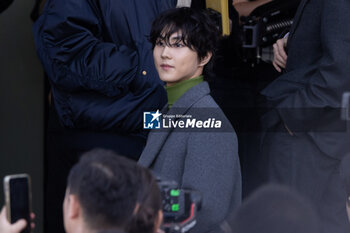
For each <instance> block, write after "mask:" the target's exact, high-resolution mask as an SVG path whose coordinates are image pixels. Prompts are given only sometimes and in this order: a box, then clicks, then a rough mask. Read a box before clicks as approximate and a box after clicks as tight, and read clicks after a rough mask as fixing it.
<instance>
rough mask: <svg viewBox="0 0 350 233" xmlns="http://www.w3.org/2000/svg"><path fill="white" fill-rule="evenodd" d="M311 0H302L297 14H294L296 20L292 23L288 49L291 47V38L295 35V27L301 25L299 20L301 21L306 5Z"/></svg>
mask: <svg viewBox="0 0 350 233" xmlns="http://www.w3.org/2000/svg"><path fill="white" fill-rule="evenodd" d="M308 1H309V0H302V1H301V2H300V5H299V7H298V10H297V12H296V13H295V16H294V20H293V24H292V27H291V29H290V31H289V35H288V42H287V50H288V48H289V47H290V42H291V38H292V37H293V35H294V32H295V29H296V28H297V27H298V25H299V22H300V19H301V16H302V13H303V10H304V8H305V6H306V3H307V2H308Z"/></svg>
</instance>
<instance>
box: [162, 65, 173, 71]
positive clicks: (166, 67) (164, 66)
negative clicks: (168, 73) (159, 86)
mask: <svg viewBox="0 0 350 233" xmlns="http://www.w3.org/2000/svg"><path fill="white" fill-rule="evenodd" d="M160 67H161V68H162V69H164V70H169V69H171V68H174V66H171V65H168V64H161V65H160Z"/></svg>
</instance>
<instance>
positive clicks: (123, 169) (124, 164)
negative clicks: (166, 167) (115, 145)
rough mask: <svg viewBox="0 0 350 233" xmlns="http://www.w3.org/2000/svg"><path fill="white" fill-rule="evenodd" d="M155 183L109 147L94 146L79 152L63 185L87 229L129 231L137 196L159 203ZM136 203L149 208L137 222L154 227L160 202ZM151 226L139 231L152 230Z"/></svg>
mask: <svg viewBox="0 0 350 233" xmlns="http://www.w3.org/2000/svg"><path fill="white" fill-rule="evenodd" d="M155 182H156V181H155V179H154V178H153V177H152V175H151V174H150V172H149V171H148V170H147V169H146V168H143V167H141V166H139V165H137V164H136V162H134V161H131V160H129V159H127V158H124V157H122V156H119V155H117V154H115V153H114V152H113V151H110V150H104V149H94V150H92V151H89V152H87V153H85V154H83V156H82V157H81V159H80V161H79V162H78V163H77V164H76V165H75V166H74V167H73V168H72V169H71V171H70V174H69V176H68V186H67V188H68V191H69V194H74V195H76V196H77V198H78V200H79V202H80V204H81V207H82V209H83V218H84V220H85V222H86V223H87V224H88V226H89V227H90V228H92V229H95V230H103V229H121V230H123V231H125V233H129V229H130V228H131V227H130V225H131V223H133V225H134V220H133V219H134V218H135V214H134V211H135V208H136V205H137V203H139V202H143V201H144V200H143V199H140V197H143V196H146V197H148V198H149V199H152V200H153V199H154V200H155V201H154V202H157V201H158V203H161V199H160V192H159V189H158V187H157V186H156V187H154V185H153V183H155ZM140 205H141V206H142V205H146V206H147V207H149V209H151V211H150V212H151V213H152V214H151V215H152V216H150V217H149V218H148V219H143V220H144V221H145V222H139V223H138V224H139V225H140V224H141V225H142V226H143V225H147V226H150V227H153V228H154V223H155V219H156V217H157V214H158V211H159V209H160V208H161V204H159V205H152V206H149V205H148V203H147V202H145V203H141V204H140ZM152 208H155V209H152ZM139 211H140V208H139ZM139 225H134V226H133V227H132V228H133V229H134V228H138V227H139ZM153 228H152V231H142V232H145V233H148V232H149V233H152V232H153ZM130 232H131V231H130ZM140 232H141V231H140Z"/></svg>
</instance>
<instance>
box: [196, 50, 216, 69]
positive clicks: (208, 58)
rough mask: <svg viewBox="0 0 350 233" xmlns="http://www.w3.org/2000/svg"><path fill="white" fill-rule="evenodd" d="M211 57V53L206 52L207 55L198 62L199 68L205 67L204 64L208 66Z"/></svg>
mask: <svg viewBox="0 0 350 233" xmlns="http://www.w3.org/2000/svg"><path fill="white" fill-rule="evenodd" d="M212 56H213V53H212V52H208V53H207V55H206V56H205V57H203V58H202V59H201V60H200V62H199V66H205V65H206V64H208V62H209V61H210V59H211V57H212Z"/></svg>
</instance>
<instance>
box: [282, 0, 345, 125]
mask: <svg viewBox="0 0 350 233" xmlns="http://www.w3.org/2000/svg"><path fill="white" fill-rule="evenodd" d="M320 2H321V1H320ZM322 2H323V3H322V4H323V5H322V6H321V7H322V15H321V16H320V19H321V20H320V21H321V22H320V29H321V30H320V32H321V33H320V35H319V39H320V40H321V46H322V47H321V49H322V55H321V57H320V59H319V61H318V62H317V64H314V66H313V67H310V69H309V70H308V72H304V74H303V75H305V79H304V80H308V83H307V85H305V87H303V88H299V89H298V91H296V92H294V93H291V94H289V96H288V97H286V98H284V99H283V100H282V101H281V102H280V103H279V104H278V108H279V110H278V111H279V114H280V116H281V118H282V119H283V121H284V123H285V124H286V126H287V127H288V128H289V129H290V130H291V131H292V132H294V131H300V130H303V131H304V130H307V131H309V130H318V129H320V128H321V129H322V128H323V127H325V126H326V125H329V124H330V123H332V124H334V123H335V122H333V121H335V120H336V121H337V122H338V123H339V124H337V125H336V126H335V127H337V128H333V126H332V128H333V129H335V130H341V128H338V127H343V126H344V124H343V123H342V122H340V111H339V109H340V107H341V100H342V94H343V93H344V92H346V91H350V78H349V61H350V59H349V56H350V55H349V54H350V27H349V26H348V25H346V23H344V22H347V20H348V17H349V16H348V12H349V11H350V1H338V0H335V1H327V0H323V1H322ZM304 23H305V22H304ZM320 116H322V117H320ZM332 128H328V129H325V130H332ZM343 130H344V128H343Z"/></svg>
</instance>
